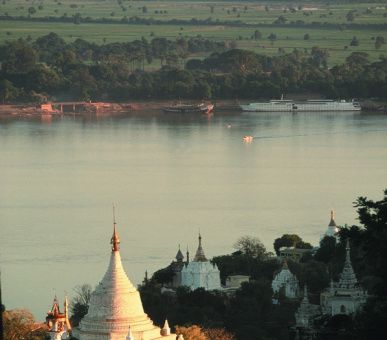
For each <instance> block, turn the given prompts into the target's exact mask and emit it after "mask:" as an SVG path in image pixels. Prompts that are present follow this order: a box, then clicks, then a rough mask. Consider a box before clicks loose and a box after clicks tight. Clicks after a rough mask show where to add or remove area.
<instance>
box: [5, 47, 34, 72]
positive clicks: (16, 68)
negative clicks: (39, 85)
mask: <svg viewBox="0 0 387 340" xmlns="http://www.w3.org/2000/svg"><path fill="white" fill-rule="evenodd" d="M3 48H4V50H3V54H4V57H3V62H2V69H3V70H4V71H6V72H7V73H26V72H28V71H30V70H32V69H33V68H34V67H35V65H36V62H37V61H38V53H37V51H36V50H35V49H34V48H33V47H32V46H31V45H29V44H28V43H26V42H24V41H16V42H11V43H9V42H7V43H6V44H5V46H3Z"/></svg>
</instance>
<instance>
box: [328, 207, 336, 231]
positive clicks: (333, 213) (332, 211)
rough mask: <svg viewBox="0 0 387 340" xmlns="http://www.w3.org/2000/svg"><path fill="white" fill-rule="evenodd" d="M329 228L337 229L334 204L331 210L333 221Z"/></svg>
mask: <svg viewBox="0 0 387 340" xmlns="http://www.w3.org/2000/svg"><path fill="white" fill-rule="evenodd" d="M329 226H331V227H336V222H335V210H334V209H333V204H332V208H331V221H330V222H329Z"/></svg>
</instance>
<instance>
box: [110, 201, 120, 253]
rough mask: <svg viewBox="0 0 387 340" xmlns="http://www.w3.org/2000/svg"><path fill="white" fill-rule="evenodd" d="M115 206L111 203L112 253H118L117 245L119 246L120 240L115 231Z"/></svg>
mask: <svg viewBox="0 0 387 340" xmlns="http://www.w3.org/2000/svg"><path fill="white" fill-rule="evenodd" d="M114 209H115V205H114V203H113V226H114V230H113V236H112V238H111V239H110V244H111V245H112V251H118V249H119V247H118V245H119V244H120V242H121V241H120V238H119V237H118V234H117V231H116V215H115V210H114Z"/></svg>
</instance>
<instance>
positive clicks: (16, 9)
mask: <svg viewBox="0 0 387 340" xmlns="http://www.w3.org/2000/svg"><path fill="white" fill-rule="evenodd" d="M119 3H121V4H119ZM300 4H301V3H293V4H290V3H289V2H284V3H283V4H281V3H275V5H270V4H267V3H266V4H265V3H259V4H257V3H253V2H251V3H250V2H246V3H237V4H233V3H232V2H216V3H213V2H210V1H209V2H206V1H203V2H190V1H184V2H173V1H142V2H136V1H122V2H121V1H117V0H116V1H112V0H106V1H75V0H74V1H69V0H62V1H60V0H58V1H57V2H55V1H53V0H45V1H39V2H32V1H19V0H16V1H14V0H12V1H6V2H5V4H4V3H2V4H0V16H3V15H8V16H21V15H23V16H26V17H27V16H28V15H29V13H28V9H29V8H30V7H34V9H35V10H36V12H35V13H34V14H31V17H46V16H53V17H58V18H59V17H61V16H63V15H66V16H68V17H72V16H73V15H75V14H76V13H79V14H80V15H81V16H82V17H83V18H85V17H91V18H93V19H98V18H111V19H114V20H117V22H119V20H121V19H122V18H124V17H127V18H130V17H134V16H137V17H141V18H147V19H148V18H153V19H155V20H163V21H168V20H172V19H182V20H191V19H192V18H195V19H198V20H203V19H208V18H210V17H211V20H212V22H216V21H217V20H218V21H219V22H224V21H226V20H229V21H236V20H241V21H242V22H244V23H249V24H266V25H267V24H271V23H273V22H274V21H276V20H277V19H278V18H279V17H281V16H282V17H283V18H282V19H283V20H284V21H285V24H284V25H285V26H283V27H278V26H277V27H267V26H265V27H248V28H246V27H231V26H226V25H217V26H210V25H206V26H193V25H184V26H183V25H182V26H180V25H131V24H119V23H117V24H84V23H82V24H78V25H76V24H73V23H67V24H65V23H60V22H55V23H45V22H29V21H8V20H7V21H4V20H1V21H0V43H3V42H4V41H6V40H8V41H12V40H17V39H19V38H24V39H26V38H27V37H28V36H31V38H32V39H36V38H37V37H39V36H43V35H45V34H48V33H50V32H55V33H57V34H59V35H60V36H61V37H63V38H64V39H65V40H66V41H68V42H70V41H74V40H75V39H77V38H82V39H84V40H87V41H90V42H95V43H97V44H103V43H104V41H106V43H112V42H124V41H132V40H136V39H141V37H145V38H146V39H148V40H151V39H152V38H153V37H165V38H168V39H175V38H178V37H188V38H190V37H198V36H202V37H203V38H209V39H212V40H215V41H225V42H230V41H236V42H237V44H238V47H239V48H246V49H249V50H253V51H255V52H257V53H262V54H267V55H278V53H279V48H281V49H282V51H285V53H287V52H291V51H292V50H293V49H294V48H298V49H301V50H302V51H305V49H306V52H309V51H310V49H311V47H313V46H320V47H321V48H324V49H327V50H329V52H330V55H331V57H330V60H329V64H330V65H335V64H338V63H342V62H343V61H344V60H345V58H346V57H347V56H348V55H349V54H350V53H352V52H353V51H360V52H366V53H369V54H370V59H371V60H372V61H375V60H377V59H378V57H379V56H380V54H383V53H384V54H385V55H386V53H387V44H385V45H383V46H382V48H381V49H379V50H375V48H374V40H373V38H375V37H376V36H382V37H384V39H385V41H386V42H387V32H386V30H377V29H364V30H357V29H356V30H350V29H347V28H343V29H341V30H340V29H338V28H337V29H336V28H335V29H323V28H309V27H306V28H292V27H288V26H286V23H287V22H290V21H297V20H302V21H304V22H306V23H312V22H319V23H324V22H326V23H332V24H342V25H345V24H349V23H350V22H349V21H348V20H347V18H346V16H347V14H348V12H349V11H350V10H352V9H354V12H353V14H354V20H353V23H358V24H360V23H362V24H383V23H385V22H387V17H383V14H385V13H387V10H386V8H385V7H383V5H382V4H377V3H375V4H374V3H373V4H370V3H369V4H347V5H329V6H327V5H326V4H321V3H318V4H312V3H309V4H307V5H303V4H301V6H302V7H301V8H300V9H299V7H298V6H299V5H300ZM39 6H42V7H41V9H39ZM386 6H387V5H386ZM144 7H146V9H144ZM211 8H213V10H211ZM291 8H293V9H291ZM266 9H268V10H266ZM211 11H212V12H211ZM256 29H258V30H259V31H260V32H261V33H262V39H260V40H252V39H251V36H252V35H253V33H254V31H255V30H256ZM271 33H273V34H275V35H276V36H277V39H276V41H274V42H273V44H271V41H270V40H268V39H267V37H268V36H269V35H270V34H271ZM305 34H309V36H310V38H309V40H304V35H305ZM354 36H356V38H357V39H358V41H359V46H356V47H350V46H349V45H350V42H351V40H352V38H353V37H354Z"/></svg>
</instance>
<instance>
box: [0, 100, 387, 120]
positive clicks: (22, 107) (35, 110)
mask: <svg viewBox="0 0 387 340" xmlns="http://www.w3.org/2000/svg"><path fill="white" fill-rule="evenodd" d="M295 100H304V98H303V99H299V98H297V99H295ZM253 101H254V100H243V101H242V100H241V103H243V104H245V103H250V102H253ZM182 103H183V104H197V102H194V101H184V102H182ZM213 103H214V104H215V107H214V111H215V112H216V111H235V110H241V109H240V107H239V102H238V101H236V100H222V101H214V102H213ZM174 104H177V101H136V102H132V103H106V102H104V103H103V102H98V103H92V102H89V103H86V102H85V103H82V104H80V103H77V104H76V105H75V106H73V104H72V103H68V104H63V103H62V106H61V105H57V104H56V103H51V106H50V105H48V107H49V109H47V105H45V106H43V108H42V106H41V105H32V104H15V105H0V115H19V116H20V115H35V114H36V115H38V114H41V115H43V114H66V113H67V114H71V113H79V114H82V113H93V112H145V111H153V110H155V111H162V110H163V109H164V108H165V107H168V106H171V105H174ZM360 104H361V107H362V109H363V110H365V111H376V110H383V109H384V111H386V110H387V102H382V101H373V100H364V101H361V102H360Z"/></svg>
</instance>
